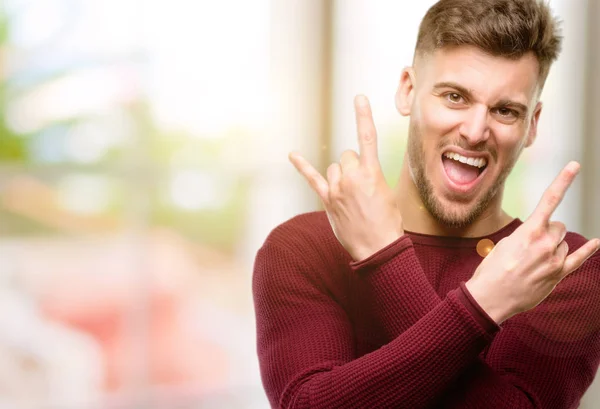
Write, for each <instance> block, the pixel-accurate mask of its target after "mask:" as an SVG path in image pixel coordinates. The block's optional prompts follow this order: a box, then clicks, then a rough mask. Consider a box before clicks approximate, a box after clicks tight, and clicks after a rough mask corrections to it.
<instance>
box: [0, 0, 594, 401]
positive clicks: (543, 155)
mask: <svg viewBox="0 0 600 409" xmlns="http://www.w3.org/2000/svg"><path fill="white" fill-rule="evenodd" d="M0 1H1V2H0V408H2V409H5V408H6V409H8V408H10V409H25V408H31V409H38V408H40V409H41V408H53V409H71V408H73V409H96V408H98V409H99V408H103V409H104V408H124V409H125V408H127V409H129V408H132V409H133V408H136V409H137V408H140V409H162V408H165V409H166V408H169V409H188V408H189V409H191V408H195V409H199V408H210V409H213V408H215V409H216V408H218V409H222V408H223V409H229V408H231V409H237V408H240V409H246V408H248V409H249V408H252V409H254V408H256V409H259V408H260V409H266V408H267V407H268V404H267V400H266V398H265V397H264V394H263V391H262V387H261V384H260V376H259V372H258V363H257V360H256V354H255V329H254V312H253V306H252V296H251V292H250V281H251V275H252V265H253V261H254V256H255V254H256V251H257V250H258V248H259V247H260V246H261V244H262V242H263V241H264V239H265V238H266V235H267V234H268V233H269V232H270V231H271V229H272V228H273V227H275V226H276V225H277V224H279V223H281V222H283V221H285V220H286V219H288V218H290V217H291V216H293V215H295V214H298V213H301V212H306V211H310V210H314V209H318V208H319V203H318V201H317V198H316V196H315V195H314V194H313V193H312V192H311V191H310V189H309V188H308V187H307V185H306V183H305V182H304V180H303V179H302V178H301V177H300V176H299V175H298V174H297V173H296V172H295V171H294V169H293V167H292V166H291V165H290V164H289V163H288V161H287V153H288V152H289V151H291V150H298V151H300V152H302V153H303V154H304V155H305V156H306V157H307V158H308V159H310V160H311V161H312V162H313V163H314V164H316V165H317V166H318V167H319V169H321V170H324V169H325V168H326V166H327V165H328V164H329V162H330V161H332V160H336V158H337V157H339V155H340V153H341V152H342V151H343V150H344V149H347V148H356V147H357V146H356V141H355V138H356V136H355V135H356V133H355V129H354V119H353V109H352V100H353V97H354V95H355V94H359V93H363V94H366V95H367V96H369V98H370V99H371V102H372V106H373V111H374V117H375V122H376V125H377V127H378V131H379V136H380V146H379V150H380V155H381V160H382V163H383V167H384V169H385V172H386V176H387V178H388V180H389V182H390V183H394V181H395V179H396V178H397V176H398V173H399V169H400V164H401V161H402V157H403V150H404V144H405V141H406V129H407V121H406V119H404V118H401V117H400V116H399V115H398V114H397V113H396V111H395V108H394V102H393V98H394V92H395V89H396V85H397V83H398V80H399V76H400V72H401V70H402V68H403V67H404V66H405V65H410V63H411V58H412V50H413V47H414V43H415V39H416V33H417V27H418V24H419V21H420V19H421V17H422V16H423V15H424V13H425V11H426V10H427V8H428V7H430V6H431V5H432V4H433V1H432V0H419V1H415V0H389V1H386V0H337V1H333V0H195V1H191V0H170V1H159V0H0ZM550 3H551V5H552V6H553V8H554V10H555V12H556V13H557V14H559V15H560V16H561V17H562V19H563V20H564V35H565V43H564V51H563V53H562V55H561V58H560V61H559V62H558V63H557V64H556V65H555V66H554V68H553V71H552V72H551V75H550V78H549V80H548V83H547V85H546V89H545V92H544V95H543V100H544V102H545V108H544V111H543V113H542V117H541V124H540V132H539V136H538V139H537V142H536V144H535V145H534V146H533V147H532V148H530V149H529V150H528V151H527V152H526V153H525V154H524V156H523V158H522V159H521V161H520V162H519V164H518V165H517V167H516V169H515V171H514V172H513V175H512V177H511V178H510V180H509V182H508V184H509V187H508V192H507V195H506V207H507V209H508V210H509V212H510V213H511V214H512V215H514V216H517V217H520V218H522V219H523V218H525V217H527V215H528V214H529V212H530V211H531V210H532V209H533V206H534V205H535V204H536V203H537V200H538V198H539V197H540V195H541V192H542V191H543V190H544V188H545V187H546V186H547V185H548V184H549V183H550V181H551V180H552V179H553V177H554V175H555V174H556V173H557V172H558V171H559V169H560V168H562V167H563V166H564V164H566V163H567V162H568V161H569V160H571V159H575V160H579V161H580V162H581V163H582V165H583V169H582V172H581V175H580V176H579V178H578V180H577V181H576V183H575V185H574V186H573V187H572V188H571V189H570V191H569V193H568V197H567V198H566V200H565V201H564V202H563V204H562V205H561V207H560V208H559V210H558V212H557V213H556V218H557V219H559V220H562V221H563V222H565V223H566V224H567V226H568V227H569V229H570V230H575V231H579V232H581V233H583V234H585V235H587V236H600V218H598V216H597V214H595V213H594V212H595V210H596V209H598V208H600V189H599V188H598V187H599V186H600V165H599V164H598V161H596V156H597V155H600V115H598V114H597V113H598V112H600V80H599V77H598V76H597V75H596V73H597V72H599V70H600V52H599V50H600V49H599V48H598V44H600V30H598V28H597V27H596V26H597V23H598V22H599V20H600V5H599V3H600V2H598V1H596V0H553V1H550ZM598 383H599V384H600V382H598ZM596 397H600V386H598V387H593V388H592V389H591V391H590V393H589V394H588V396H587V397H586V400H585V403H584V404H583V405H582V408H600V398H598V399H597V398H596Z"/></svg>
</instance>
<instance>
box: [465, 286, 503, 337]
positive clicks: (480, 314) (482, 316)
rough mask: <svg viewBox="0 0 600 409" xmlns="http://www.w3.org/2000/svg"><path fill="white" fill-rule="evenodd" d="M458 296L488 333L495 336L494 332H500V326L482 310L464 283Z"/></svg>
mask: <svg viewBox="0 0 600 409" xmlns="http://www.w3.org/2000/svg"><path fill="white" fill-rule="evenodd" d="M457 296H458V299H459V300H460V302H461V303H462V304H463V305H464V306H465V308H466V309H467V310H469V312H470V313H471V315H473V318H475V319H476V320H477V322H478V323H479V324H480V325H481V326H482V327H483V328H485V330H486V331H487V332H488V333H490V334H493V333H494V332H497V331H499V330H500V326H499V325H498V324H497V323H496V321H494V320H493V319H492V318H491V317H490V316H489V315H488V313H487V312H485V310H484V309H483V308H481V306H480V305H479V303H477V301H475V298H473V296H472V295H471V293H470V292H469V290H468V289H467V286H466V285H465V282H464V281H461V283H460V289H459V291H458V292H457Z"/></svg>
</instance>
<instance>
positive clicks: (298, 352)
mask: <svg viewBox="0 0 600 409" xmlns="http://www.w3.org/2000/svg"><path fill="white" fill-rule="evenodd" d="M313 273H314V272H312V271H311V269H310V268H309V267H308V266H307V265H306V264H305V263H304V262H303V261H302V259H300V258H299V257H297V256H295V255H294V254H293V253H292V252H291V251H289V250H287V249H283V248H280V247H277V246H275V245H272V244H268V243H267V244H265V245H264V246H263V247H262V248H261V250H259V252H258V254H257V257H256V261H255V268H254V276H253V292H254V300H255V311H256V319H257V341H258V344H257V348H258V356H259V361H260V368H261V376H262V380H263V385H264V387H265V390H266V392H267V396H268V398H269V400H270V403H271V405H272V407H274V408H290V409H291V408H294V409H300V408H307V409H308V408H311V409H316V408H332V407H336V408H386V407H407V408H415V409H416V408H424V407H427V406H429V405H431V404H432V403H433V402H435V401H436V400H438V399H439V398H440V396H441V395H442V394H443V393H444V392H445V391H446V390H447V388H448V387H449V386H450V385H451V384H452V383H453V382H454V381H455V380H456V378H457V377H458V376H459V375H460V374H461V373H462V372H463V370H464V368H465V367H467V366H469V365H470V364H472V363H473V362H476V360H477V357H478V355H479V354H480V353H481V351H482V350H483V349H484V347H486V346H487V345H489V344H490V342H491V340H492V339H493V336H494V333H490V332H489V331H487V330H486V328H485V327H484V326H482V325H481V323H480V322H479V321H478V320H477V319H475V318H474V317H473V316H472V314H471V313H470V311H469V310H468V309H467V307H465V305H464V304H463V303H462V302H461V301H460V295H459V292H460V291H461V289H456V290H453V291H451V292H450V293H449V294H448V295H447V296H446V297H445V298H444V299H443V300H440V301H439V302H437V304H435V303H434V302H433V301H432V302H431V304H429V306H430V307H431V308H430V309H429V310H428V311H425V308H423V309H422V312H423V314H422V316H421V317H419V318H417V316H416V314H417V312H414V314H415V316H414V318H415V322H414V323H412V325H411V326H410V327H409V328H407V329H406V330H404V331H403V332H402V333H401V334H399V335H398V336H397V337H395V338H394V339H393V340H391V341H390V342H389V343H387V344H386V345H384V346H383V347H381V348H379V349H377V350H375V351H373V352H371V353H369V354H367V355H364V356H361V357H359V358H357V357H356V355H355V351H354V340H353V332H352V326H351V323H350V322H349V320H348V316H347V315H346V313H345V311H344V310H343V309H342V308H341V306H340V305H339V304H337V303H336V302H335V301H334V299H333V298H332V297H330V296H329V295H328V294H327V291H326V290H325V289H324V288H322V287H321V286H320V285H319V279H318V277H316V276H315V275H314V274H313ZM434 304H435V305H434ZM389 318H392V317H391V316H390V317H389Z"/></svg>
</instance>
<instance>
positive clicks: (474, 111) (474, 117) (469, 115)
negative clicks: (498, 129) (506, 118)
mask: <svg viewBox="0 0 600 409" xmlns="http://www.w3.org/2000/svg"><path fill="white" fill-rule="evenodd" d="M459 133H460V135H461V136H462V137H463V138H464V139H466V140H467V142H469V145H471V146H476V145H478V144H479V143H481V142H484V141H487V139H488V138H489V136H490V129H489V124H488V109H487V107H486V106H482V105H476V106H472V107H471V108H470V109H468V110H467V111H466V112H465V117H464V120H463V122H462V123H461V125H460V128H459Z"/></svg>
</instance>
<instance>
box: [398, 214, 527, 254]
mask: <svg viewBox="0 0 600 409" xmlns="http://www.w3.org/2000/svg"><path fill="white" fill-rule="evenodd" d="M522 223H523V222H522V221H521V220H520V219H519V218H516V219H513V221H511V222H510V223H508V224H507V225H506V226H504V227H502V228H501V229H500V230H497V231H495V232H494V233H491V234H488V235H486V236H480V237H455V236H433V235H430V234H423V233H415V232H411V231H405V233H406V234H408V236H409V237H410V239H411V240H412V242H413V243H418V244H423V245H426V246H435V247H476V246H477V243H479V241H480V240H482V239H490V240H491V241H493V242H494V243H498V242H499V241H500V240H502V239H503V238H504V237H506V236H509V235H511V234H512V232H514V231H515V230H516V229H517V227H519V226H520V225H521V224H522Z"/></svg>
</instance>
